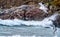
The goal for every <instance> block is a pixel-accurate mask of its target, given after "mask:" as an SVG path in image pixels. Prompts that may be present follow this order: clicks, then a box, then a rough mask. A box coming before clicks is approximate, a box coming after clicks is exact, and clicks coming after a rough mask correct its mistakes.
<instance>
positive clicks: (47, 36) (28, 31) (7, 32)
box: [0, 26, 60, 37]
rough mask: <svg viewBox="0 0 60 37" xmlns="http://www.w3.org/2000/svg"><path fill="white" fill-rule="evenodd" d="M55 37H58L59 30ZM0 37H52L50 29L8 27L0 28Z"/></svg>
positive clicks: (59, 34)
mask: <svg viewBox="0 0 60 37" xmlns="http://www.w3.org/2000/svg"><path fill="white" fill-rule="evenodd" d="M56 35H57V37H59V36H60V29H59V30H58V32H57V34H56ZM0 36H4V37H5V36H6V37H7V36H11V37H12V36H15V37H16V36H21V37H22V36H30V37H32V36H33V37H34V36H35V37H38V36H39V37H54V34H53V30H52V29H51V28H44V27H8V26H0Z"/></svg>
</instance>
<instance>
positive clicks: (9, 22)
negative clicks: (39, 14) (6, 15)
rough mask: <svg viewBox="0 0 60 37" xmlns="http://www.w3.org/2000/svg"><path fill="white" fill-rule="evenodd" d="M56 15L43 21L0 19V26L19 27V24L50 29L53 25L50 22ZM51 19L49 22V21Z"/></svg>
mask: <svg viewBox="0 0 60 37" xmlns="http://www.w3.org/2000/svg"><path fill="white" fill-rule="evenodd" d="M57 15H58V14H53V15H52V16H50V17H47V18H45V19H44V20H42V21H33V20H32V21H24V20H19V19H14V20H10V19H7V20H2V19H0V24H3V25H10V26H13V25H21V24H25V25H40V26H43V27H46V26H48V27H50V25H52V24H53V22H52V21H51V20H54V19H55V18H56V16H57ZM49 19H51V20H49Z"/></svg>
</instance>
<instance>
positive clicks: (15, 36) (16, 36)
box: [0, 35, 41, 37]
mask: <svg viewBox="0 0 60 37" xmlns="http://www.w3.org/2000/svg"><path fill="white" fill-rule="evenodd" d="M0 37H36V36H35V35H33V36H21V35H12V36H0ZM39 37H41V36H39Z"/></svg>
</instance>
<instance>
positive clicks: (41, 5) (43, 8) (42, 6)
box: [39, 3, 48, 13]
mask: <svg viewBox="0 0 60 37" xmlns="http://www.w3.org/2000/svg"><path fill="white" fill-rule="evenodd" d="M39 5H40V8H39V9H41V10H43V11H44V12H45V13H48V12H47V10H48V8H47V7H46V6H45V5H44V4H42V3H39Z"/></svg>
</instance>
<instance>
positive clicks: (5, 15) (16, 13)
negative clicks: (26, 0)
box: [0, 5, 51, 20]
mask: <svg viewBox="0 0 60 37" xmlns="http://www.w3.org/2000/svg"><path fill="white" fill-rule="evenodd" d="M50 15H51V14H50V13H48V14H47V13H45V12H44V11H43V10H41V9H39V8H37V7H35V6H33V5H22V6H20V7H13V8H10V9H6V10H4V11H3V12H1V13H0V19H15V18H17V19H22V20H43V19H44V18H46V17H48V16H50Z"/></svg>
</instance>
